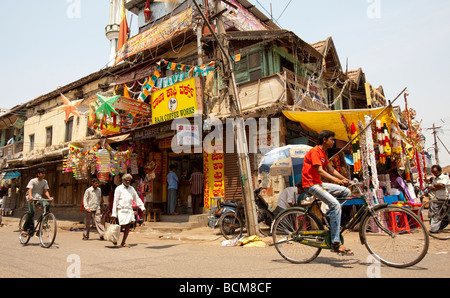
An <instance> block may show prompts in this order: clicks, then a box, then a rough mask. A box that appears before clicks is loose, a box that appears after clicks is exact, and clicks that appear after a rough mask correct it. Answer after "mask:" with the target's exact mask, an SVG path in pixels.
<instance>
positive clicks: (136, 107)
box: [114, 96, 152, 117]
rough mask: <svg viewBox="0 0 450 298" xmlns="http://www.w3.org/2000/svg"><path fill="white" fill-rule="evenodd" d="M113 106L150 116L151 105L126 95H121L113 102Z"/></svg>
mask: <svg viewBox="0 0 450 298" xmlns="http://www.w3.org/2000/svg"><path fill="white" fill-rule="evenodd" d="M114 107H115V108H116V109H119V110H124V111H127V112H130V113H132V114H137V115H142V116H145V117H151V116H152V107H151V106H150V105H149V104H146V103H145V102H142V101H138V100H135V99H131V98H128V97H123V96H121V97H120V98H119V100H118V101H116V103H115V104H114Z"/></svg>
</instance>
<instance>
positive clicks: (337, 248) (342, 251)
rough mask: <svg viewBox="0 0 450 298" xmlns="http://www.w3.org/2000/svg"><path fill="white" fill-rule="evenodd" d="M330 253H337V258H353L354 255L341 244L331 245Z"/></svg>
mask: <svg viewBox="0 0 450 298" xmlns="http://www.w3.org/2000/svg"><path fill="white" fill-rule="evenodd" d="M331 251H332V252H335V253H337V254H338V255H339V256H353V255H354V253H353V251H352V250H351V249H349V248H346V247H345V246H344V245H342V244H341V243H333V244H331Z"/></svg>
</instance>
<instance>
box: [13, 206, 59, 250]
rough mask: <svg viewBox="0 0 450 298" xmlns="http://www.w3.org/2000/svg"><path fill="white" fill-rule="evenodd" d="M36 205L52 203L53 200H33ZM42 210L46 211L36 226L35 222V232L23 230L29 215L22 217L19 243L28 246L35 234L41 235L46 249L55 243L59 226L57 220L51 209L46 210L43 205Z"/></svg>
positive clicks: (40, 238)
mask: <svg viewBox="0 0 450 298" xmlns="http://www.w3.org/2000/svg"><path fill="white" fill-rule="evenodd" d="M33 201H34V204H36V205H39V203H43V202H51V201H53V200H48V199H43V198H35V199H33ZM39 207H40V209H44V211H43V213H42V214H41V215H40V216H39V219H38V220H37V222H36V225H34V222H33V232H31V233H28V232H27V231H25V230H23V226H24V223H25V219H26V216H27V214H26V213H25V214H24V215H22V217H21V218H20V221H19V242H20V243H21V244H22V245H26V244H28V242H29V241H30V238H31V237H33V236H34V235H35V234H36V235H39V240H40V242H41V246H42V247H44V248H50V247H51V246H52V245H53V243H54V242H55V238H56V232H57V225H56V218H55V215H53V213H51V212H50V210H49V208H46V207H44V206H43V204H42V205H39Z"/></svg>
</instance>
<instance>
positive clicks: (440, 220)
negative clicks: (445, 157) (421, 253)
mask: <svg viewBox="0 0 450 298" xmlns="http://www.w3.org/2000/svg"><path fill="white" fill-rule="evenodd" d="M431 173H433V175H434V177H433V178H434V179H433V180H432V182H431V185H430V187H429V188H430V190H431V191H432V192H433V193H434V195H435V197H436V199H438V200H442V201H444V200H446V199H447V195H448V193H447V187H448V186H450V179H449V178H448V176H447V175H445V174H443V173H442V167H441V166H439V165H434V166H432V167H431ZM430 209H431V211H433V212H432V213H433V214H434V216H433V217H432V218H431V221H430V226H431V229H430V233H433V234H438V233H439V232H440V231H442V230H443V229H445V228H446V227H447V225H448V224H449V220H450V214H449V213H450V208H448V207H447V206H443V203H440V202H439V203H430Z"/></svg>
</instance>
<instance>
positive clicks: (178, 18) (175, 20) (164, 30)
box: [116, 8, 193, 64]
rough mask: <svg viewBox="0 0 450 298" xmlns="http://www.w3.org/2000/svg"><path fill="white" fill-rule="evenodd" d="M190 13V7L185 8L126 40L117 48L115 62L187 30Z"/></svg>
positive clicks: (189, 25)
mask: <svg viewBox="0 0 450 298" xmlns="http://www.w3.org/2000/svg"><path fill="white" fill-rule="evenodd" d="M192 13H193V11H192V9H191V8H189V9H186V10H185V11H183V12H181V13H179V14H177V15H174V16H172V17H171V18H169V19H167V20H166V21H163V22H161V23H160V24H158V26H153V27H151V28H150V29H148V30H146V31H144V32H142V33H141V34H138V35H136V36H135V37H133V38H131V39H130V40H128V42H127V43H126V44H125V45H124V46H123V47H122V48H121V49H119V51H118V53H117V57H116V64H117V63H119V62H120V61H122V60H124V59H126V58H128V57H130V56H132V55H135V54H137V53H140V52H143V51H145V50H148V49H151V48H152V47H156V46H158V45H160V44H162V43H164V42H166V41H168V40H170V39H171V38H173V37H174V36H176V35H178V34H183V33H186V32H187V31H188V30H191V28H192Z"/></svg>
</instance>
